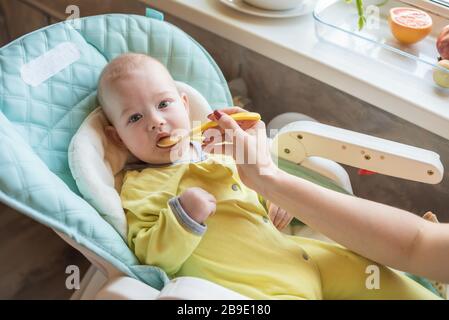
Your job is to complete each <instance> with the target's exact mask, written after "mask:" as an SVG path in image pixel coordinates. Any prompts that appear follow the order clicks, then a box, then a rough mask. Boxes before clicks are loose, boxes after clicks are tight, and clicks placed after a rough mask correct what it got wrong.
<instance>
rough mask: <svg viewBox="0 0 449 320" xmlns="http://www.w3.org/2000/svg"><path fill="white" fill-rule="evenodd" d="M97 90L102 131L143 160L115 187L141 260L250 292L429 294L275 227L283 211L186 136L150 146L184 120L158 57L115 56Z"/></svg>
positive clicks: (270, 295)
mask: <svg viewBox="0 0 449 320" xmlns="http://www.w3.org/2000/svg"><path fill="white" fill-rule="evenodd" d="M98 96H99V101H100V103H101V105H102V107H103V109H104V112H105V114H106V116H107V117H108V119H109V121H110V123H111V124H112V126H109V127H107V129H106V132H107V133H108V135H109V136H110V138H111V139H112V140H113V141H115V143H117V144H119V145H121V146H124V147H126V148H128V149H129V151H130V152H131V153H132V154H133V155H134V156H135V157H136V158H137V159H139V160H140V161H141V162H142V163H144V164H145V167H144V168H143V169H141V170H128V171H127V172H126V174H125V178H124V182H123V186H122V190H121V199H122V205H123V207H124V209H125V212H126V216H127V221H128V224H129V227H128V244H129V246H130V248H131V249H132V250H133V251H134V253H135V254H136V256H137V258H138V259H139V261H140V262H141V263H142V264H149V265H154V266H158V267H160V268H162V269H163V270H165V272H166V273H167V274H168V275H169V277H172V278H174V277H180V276H193V277H199V278H204V279H207V280H210V281H213V282H215V283H218V284H220V285H222V286H224V287H227V288H229V289H232V290H234V291H236V292H239V293H241V294H243V295H245V296H248V297H250V298H254V299H435V298H436V296H434V295H433V294H432V293H431V292H430V291H427V289H425V288H424V287H422V286H421V285H419V284H417V283H416V282H414V281H413V280H411V279H409V278H407V277H405V276H403V275H401V274H399V273H397V272H395V271H392V270H390V269H388V268H386V267H383V266H377V265H376V264H375V263H374V262H372V261H369V260H367V259H364V258H362V257H360V256H358V255H356V254H354V253H352V252H350V251H348V250H346V249H345V248H342V247H340V246H338V245H333V244H328V243H324V242H320V241H315V240H310V239H305V238H300V237H295V236H288V235H285V234H283V233H281V232H280V231H279V230H278V229H277V228H276V226H277V227H278V228H280V229H281V228H282V227H283V226H284V225H285V224H287V223H288V222H289V221H290V219H291V218H290V215H288V214H287V213H286V212H285V211H283V210H282V209H279V208H277V207H276V206H275V205H271V206H270V209H271V210H267V208H266V205H265V201H264V200H263V199H261V197H260V196H259V195H258V194H257V193H255V192H254V191H253V190H251V189H249V188H248V187H246V186H245V185H244V184H243V183H242V182H241V180H240V178H239V176H238V173H237V169H236V166H235V164H234V163H233V161H232V160H230V158H229V157H225V156H218V155H213V154H208V153H205V152H204V151H203V150H202V148H201V145H200V144H198V143H193V142H190V140H189V139H183V140H181V141H180V142H179V143H177V144H176V145H174V146H173V147H171V148H160V147H158V141H160V140H161V139H163V138H164V137H167V136H171V135H173V134H174V132H175V131H180V130H181V131H184V132H188V131H189V130H190V129H191V125H190V120H189V101H188V98H187V96H186V94H185V93H179V92H178V90H177V89H176V86H175V83H174V81H173V79H172V77H171V76H170V74H169V72H168V71H167V70H166V69H165V67H164V66H163V65H162V64H160V63H159V62H158V61H156V60H154V59H152V58H150V57H148V56H145V55H138V54H126V55H122V56H120V57H118V58H116V59H115V60H113V61H111V62H110V63H109V64H108V65H107V67H106V68H105V70H104V71H103V73H102V75H101V78H100V82H99V88H98ZM268 211H270V212H271V217H272V219H271V220H270V213H268ZM272 220H273V221H274V222H275V223H273V221H272ZM370 272H371V273H370ZM373 279H374V280H373Z"/></svg>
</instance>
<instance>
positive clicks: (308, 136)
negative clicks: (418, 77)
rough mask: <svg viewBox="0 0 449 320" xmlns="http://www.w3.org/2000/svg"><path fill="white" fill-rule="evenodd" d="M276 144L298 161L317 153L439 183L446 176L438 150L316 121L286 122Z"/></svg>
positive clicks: (282, 153) (285, 156)
mask: <svg viewBox="0 0 449 320" xmlns="http://www.w3.org/2000/svg"><path fill="white" fill-rule="evenodd" d="M272 146H273V147H272V149H273V150H272V151H273V153H274V154H278V155H279V157H281V158H283V159H286V160H289V161H292V162H294V163H302V162H303V161H304V160H305V159H306V158H308V157H311V156H317V157H323V158H326V159H329V160H334V161H336V162H339V163H342V164H346V165H350V166H353V167H356V168H363V169H368V170H371V171H375V172H378V173H381V174H385V175H389V176H393V177H398V178H403V179H408V180H413V181H420V182H424V183H432V184H436V183H439V182H441V180H442V179H443V173H444V168H443V165H442V163H441V161H440V156H439V155H438V154H437V153H435V152H432V151H429V150H425V149H421V148H417V147H413V146H409V145H406V144H402V143H398V142H394V141H390V140H385V139H381V138H376V137H373V136H370V135H366V134H362V133H358V132H354V131H350V130H345V129H340V128H336V127H333V126H328V125H325V124H322V123H317V122H312V121H298V122H293V123H290V124H288V125H286V126H285V127H283V128H282V130H281V131H280V132H279V134H278V135H277V136H276V137H275V139H274V141H273V143H272Z"/></svg>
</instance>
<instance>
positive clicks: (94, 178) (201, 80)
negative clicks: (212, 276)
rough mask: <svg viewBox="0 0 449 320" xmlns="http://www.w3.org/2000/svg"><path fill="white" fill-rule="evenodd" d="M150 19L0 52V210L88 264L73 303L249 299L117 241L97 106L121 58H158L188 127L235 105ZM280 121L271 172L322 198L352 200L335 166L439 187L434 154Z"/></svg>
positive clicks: (112, 183)
mask: <svg viewBox="0 0 449 320" xmlns="http://www.w3.org/2000/svg"><path fill="white" fill-rule="evenodd" d="M148 15H149V17H143V16H135V15H121V14H111V15H101V16H94V17H87V18H83V19H80V20H77V21H69V22H62V23H58V24H55V25H51V26H49V27H46V28H43V29H40V30H37V31H34V32H32V33H30V34H28V35H25V36H23V37H21V38H19V39H17V40H15V41H13V42H11V43H10V44H8V45H6V46H5V47H3V48H1V49H0V80H1V81H0V98H1V100H0V111H1V112H0V201H2V202H3V203H5V204H6V205H8V206H10V207H12V208H14V209H16V210H17V211H19V212H21V213H23V214H25V215H27V216H29V217H31V218H33V219H34V220H36V221H38V222H40V223H43V224H44V225H46V226H48V227H49V228H52V229H53V230H54V231H55V232H56V233H57V234H58V235H60V236H61V238H62V239H64V240H65V241H67V242H68V243H69V244H70V245H72V246H73V247H75V248H76V249H77V250H79V251H80V252H81V253H82V254H83V255H84V256H85V257H86V258H87V259H88V260H89V261H90V262H91V263H92V266H91V268H90V269H89V271H88V272H87V274H86V275H84V279H83V281H82V282H81V285H80V289H79V290H77V291H75V293H74V295H73V297H72V298H73V299H246V297H244V296H242V295H240V294H238V293H236V292H232V291H230V290H228V289H226V288H223V287H221V286H218V285H216V284H214V283H211V282H209V281H205V280H201V279H196V278H191V277H183V278H177V279H169V278H168V277H167V275H166V274H165V273H164V272H163V270H161V269H159V268H157V267H154V266H147V265H140V264H139V262H138V260H137V258H136V257H135V256H134V254H133V253H132V252H131V251H130V249H129V248H128V246H127V244H126V241H125V240H124V239H125V237H126V224H125V223H126V220H125V219H124V214H123V210H122V209H121V207H120V202H119V197H118V192H117V190H118V188H119V186H120V181H121V172H120V170H121V168H122V167H123V165H124V163H126V161H127V158H126V154H125V153H123V152H121V151H120V150H116V149H114V146H113V145H111V144H110V143H109V141H108V140H107V139H106V137H105V135H104V131H103V128H104V126H105V125H106V124H107V121H106V118H105V117H104V115H103V114H102V111H101V109H99V108H97V107H98V105H97V102H96V87H97V81H98V78H99V75H100V73H101V70H102V69H103V67H104V66H105V65H106V64H107V62H108V61H110V60H111V59H113V58H114V57H116V56H118V55H120V54H122V53H126V52H138V53H145V54H148V55H151V56H152V57H154V58H156V59H158V60H159V61H161V62H162V63H163V64H164V65H165V66H166V67H167V68H168V70H169V71H170V73H171V74H172V76H173V78H174V79H175V80H176V81H177V86H178V89H179V90H182V91H184V92H187V94H188V96H189V98H190V102H191V108H192V112H191V113H192V114H191V117H192V120H204V119H205V115H206V114H208V113H210V111H211V110H212V109H211V107H212V108H213V109H219V108H224V107H227V106H231V105H232V98H231V96H230V93H229V89H228V87H227V83H226V81H225V79H224V77H223V75H222V73H221V71H220V69H219V68H218V66H217V65H216V64H215V62H214V61H213V59H212V58H211V57H210V56H209V54H208V53H207V52H206V51H205V50H204V49H203V48H202V47H201V46H200V45H199V44H198V43H196V42H195V40H193V39H192V38H190V37H189V36H188V35H187V34H185V33H184V32H182V31H181V30H179V29H178V28H176V27H174V26H172V25H170V24H169V23H166V22H163V21H162V20H161V18H162V16H161V15H160V14H158V13H157V12H154V11H151V10H149V11H148ZM287 118H288V117H287ZM278 120H279V119H278ZM288 122H289V121H275V122H273V123H272V125H271V126H269V128H270V129H273V128H277V129H280V132H279V133H278V134H277V135H276V136H274V137H273V144H272V149H273V152H274V154H278V155H279V158H280V160H279V165H280V166H281V168H282V169H284V170H286V171H288V172H290V173H292V174H295V175H298V176H301V177H303V178H305V179H308V180H311V181H313V182H316V183H319V184H321V185H323V186H324V187H328V188H332V189H334V190H337V191H340V192H345V193H350V194H351V193H352V188H351V185H350V181H349V178H348V175H347V173H346V172H345V171H344V169H343V168H342V167H341V166H340V165H338V164H337V163H336V162H334V161H332V160H335V161H338V162H340V163H344V164H347V165H352V166H355V167H359V168H364V169H368V170H372V171H376V172H378V173H383V174H388V175H391V176H396V177H401V178H405V179H411V180H414V181H421V182H424V183H438V182H439V181H441V179H442V176H443V167H442V165H441V162H440V160H439V156H438V155H437V154H435V153H433V152H431V151H427V150H423V149H419V148H415V147H411V146H406V145H403V144H399V143H395V142H391V141H387V140H384V139H379V138H374V137H371V136H367V135H362V134H359V133H355V132H352V131H348V130H344V129H339V128H335V127H331V126H327V125H323V124H319V123H317V122H313V121H295V122H293V123H288ZM280 123H282V125H279V124H280ZM99 195H101V196H99Z"/></svg>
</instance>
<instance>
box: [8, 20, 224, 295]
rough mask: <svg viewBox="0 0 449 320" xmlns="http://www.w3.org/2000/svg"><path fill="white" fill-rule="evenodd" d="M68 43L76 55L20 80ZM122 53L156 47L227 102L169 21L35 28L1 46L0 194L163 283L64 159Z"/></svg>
mask: <svg viewBox="0 0 449 320" xmlns="http://www.w3.org/2000/svg"><path fill="white" fill-rule="evenodd" d="M67 41H69V42H72V43H74V44H75V45H76V46H77V47H78V49H79V50H80V51H81V53H82V54H81V58H80V60H78V61H76V62H75V63H73V64H72V65H70V66H69V67H67V68H66V69H64V70H63V71H61V72H60V73H58V74H56V75H55V76H53V77H52V78H50V79H48V80H47V81H45V82H44V83H42V84H40V85H39V86H37V87H31V86H29V85H27V84H26V83H24V82H23V80H22V79H21V77H20V69H21V68H22V66H23V65H24V64H27V63H29V62H30V61H32V60H34V59H36V58H37V57H39V56H41V55H43V54H44V53H46V52H47V51H48V50H50V49H52V48H54V47H56V46H57V45H58V44H60V43H63V42H67ZM127 51H134V52H142V53H147V54H149V55H154V56H155V57H156V58H157V59H159V60H160V61H161V62H162V63H164V64H165V65H167V67H168V69H169V71H170V72H171V73H172V74H173V76H174V78H175V79H176V80H180V81H184V82H187V83H189V84H190V85H191V86H193V87H194V88H196V89H197V90H198V91H200V92H201V93H202V94H203V95H204V97H206V99H207V100H208V102H209V103H210V104H211V105H212V106H213V107H214V108H220V107H223V106H226V105H230V103H232V100H231V98H230V93H229V90H228V88H227V85H226V82H225V80H224V78H223V76H222V74H221V72H220V70H219V69H218V67H217V66H216V65H215V63H214V62H213V61H212V59H211V58H210V56H209V55H208V54H207V53H206V52H205V51H204V50H203V49H202V48H200V47H199V45H197V44H196V43H195V42H194V41H193V40H192V39H191V38H190V37H188V36H187V35H186V34H185V33H183V32H182V31H180V30H179V29H177V28H175V27H173V26H171V25H170V24H168V23H165V22H161V21H157V20H153V19H149V18H146V17H141V16H130V15H104V16H96V17H88V18H84V19H81V29H80V30H75V29H74V28H73V27H72V25H71V24H68V23H59V24H56V25H52V26H49V27H47V28H44V29H41V30H37V31H35V32H33V33H31V34H28V35H26V36H24V37H22V38H20V39H17V40H15V41H14V42H12V43H10V44H9V45H7V46H5V47H3V48H1V49H0V201H2V202H4V203H6V204H8V205H10V206H11V207H13V208H16V209H17V210H19V211H21V212H23V213H24V214H26V215H28V216H30V217H32V218H34V219H35V220H37V221H39V222H41V223H43V224H45V225H47V226H49V227H51V228H54V229H56V230H58V231H60V232H63V233H65V234H67V235H68V236H69V237H71V238H73V239H74V240H75V241H76V242H78V243H80V244H81V245H84V246H85V247H87V248H88V249H90V250H92V251H93V252H95V253H96V254H98V255H100V256H102V257H103V258H105V259H106V260H108V261H109V262H110V263H112V264H113V265H115V266H116V267H117V268H118V269H119V270H121V271H122V272H124V273H126V274H128V275H130V276H133V277H136V278H140V279H141V280H143V281H144V282H146V283H147V284H149V285H151V286H153V287H155V288H159V289H160V288H161V287H162V286H163V284H164V283H165V281H167V277H166V275H165V274H164V273H163V272H162V271H161V270H159V269H157V268H153V267H150V266H139V265H138V261H137V259H136V258H135V256H134V255H133V254H132V252H131V251H130V250H129V249H128V247H127V245H126V243H125V242H124V241H123V240H122V238H121V237H120V236H119V234H118V233H117V232H115V230H114V229H113V228H112V227H111V226H110V225H109V224H107V223H106V222H105V221H104V220H103V219H102V218H101V217H100V215H99V214H98V213H97V212H96V211H95V209H93V208H92V207H91V206H90V205H89V204H88V203H87V202H85V201H84V200H83V199H82V198H80V197H79V192H78V189H77V187H76V184H75V181H74V179H73V177H72V175H71V173H70V170H69V166H68V160H67V156H68V154H67V150H68V145H69V143H70V140H71V138H72V136H73V134H74V133H75V132H76V130H77V129H78V127H79V126H80V124H81V123H82V121H83V120H84V118H85V117H86V116H87V115H88V114H89V113H90V112H91V111H92V110H93V109H94V108H95V107H96V92H95V90H96V86H97V81H98V77H99V75H100V72H101V70H102V68H103V67H104V66H105V64H106V63H107V61H108V60H110V59H111V58H113V57H115V56H117V55H119V54H120V53H123V52H127Z"/></svg>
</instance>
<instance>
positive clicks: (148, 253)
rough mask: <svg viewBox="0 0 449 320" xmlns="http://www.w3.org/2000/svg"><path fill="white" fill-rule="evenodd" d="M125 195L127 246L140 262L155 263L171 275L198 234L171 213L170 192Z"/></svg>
mask: <svg viewBox="0 0 449 320" xmlns="http://www.w3.org/2000/svg"><path fill="white" fill-rule="evenodd" d="M126 198H127V197H126V194H125V195H123V194H122V203H123V207H124V208H125V211H126V216H127V220H128V244H129V246H130V247H131V249H132V250H133V251H134V253H135V255H136V256H137V258H138V259H139V261H140V262H141V263H143V264H148V265H154V266H158V267H160V268H162V269H163V270H164V271H165V272H166V273H167V274H168V275H169V276H173V275H175V274H176V273H177V272H178V271H179V269H180V268H181V266H182V264H183V263H184V262H185V261H186V260H187V259H188V258H189V257H190V255H191V254H192V253H193V251H194V250H195V248H196V247H197V246H198V244H199V242H200V240H201V238H202V233H201V232H194V230H192V229H191V228H188V225H186V224H185V223H183V220H182V219H180V218H179V213H177V212H174V208H173V206H171V205H169V200H170V199H173V195H168V194H167V193H165V192H157V193H150V194H148V193H147V195H146V196H145V197H143V198H141V199H136V198H135V197H131V199H129V200H128V199H126ZM198 225H199V224H198ZM200 226H201V227H203V228H205V226H203V225H200Z"/></svg>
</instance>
